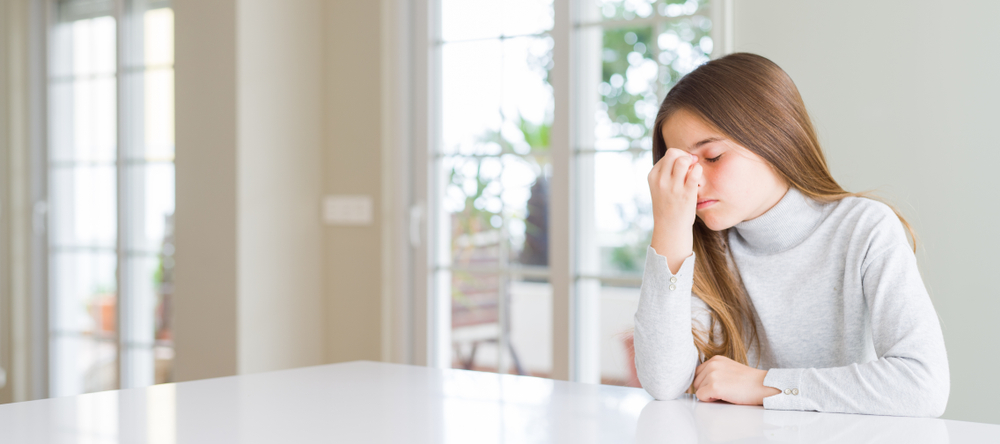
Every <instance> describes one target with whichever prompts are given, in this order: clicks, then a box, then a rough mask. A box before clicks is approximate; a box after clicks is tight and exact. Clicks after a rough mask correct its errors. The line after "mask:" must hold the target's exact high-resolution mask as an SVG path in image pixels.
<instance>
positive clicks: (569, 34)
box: [383, 0, 735, 382]
mask: <svg viewBox="0 0 1000 444" xmlns="http://www.w3.org/2000/svg"><path fill="white" fill-rule="evenodd" d="M383 5H386V6H389V8H385V7H384V8H383V10H386V9H390V10H392V11H395V12H394V13H392V15H387V16H386V17H384V18H383V23H384V24H390V25H395V26H393V27H392V28H393V29H395V31H390V32H389V33H388V34H384V35H388V36H396V37H397V38H396V39H391V38H390V39H387V40H386V41H387V43H386V44H387V45H388V48H389V50H388V51H386V47H384V48H383V51H384V53H386V54H389V57H390V58H389V59H388V60H387V59H383V60H387V63H388V65H387V66H396V67H407V68H408V69H404V70H398V69H397V70H395V71H394V72H395V73H402V74H395V75H393V71H383V75H384V79H383V80H384V81H383V83H387V82H389V83H391V85H390V86H389V87H388V89H387V88H386V87H385V86H384V87H383V91H394V92H396V93H402V94H396V95H395V97H397V99H396V101H395V102H392V103H391V102H389V101H385V102H383V105H385V106H390V108H392V109H394V110H404V111H403V112H397V111H392V112H391V113H389V114H387V117H386V119H387V120H386V121H385V122H387V124H384V125H383V154H384V155H386V156H391V157H392V158H393V159H395V160H391V161H387V162H386V163H385V164H384V165H383V174H384V175H386V174H394V175H395V176H393V177H395V178H396V181H397V182H396V186H395V187H386V191H385V192H386V193H392V194H393V195H392V196H389V195H388V194H387V197H389V198H390V199H391V200H392V201H393V202H394V204H393V205H394V206H393V208H392V212H391V213H390V214H396V215H397V218H396V219H397V221H398V222H396V225H392V224H388V226H389V228H387V230H389V231H390V232H391V233H389V234H388V235H387V236H384V237H383V239H396V240H399V239H406V240H408V241H409V242H405V243H400V242H394V243H392V244H391V245H390V246H388V247H386V248H385V250H384V253H388V254H390V255H391V256H392V257H394V258H396V261H395V262H394V264H393V269H396V270H405V275H404V277H400V278H397V281H396V283H395V284H394V285H393V286H389V287H385V288H383V301H385V302H390V303H391V305H392V307H393V308H391V309H387V310H388V311H387V312H386V313H384V316H383V320H389V319H406V320H407V321H406V322H405V325H400V324H392V325H395V327H393V326H391V325H389V324H385V325H384V326H383V333H384V337H391V339H390V340H388V341H387V342H384V344H385V345H386V346H387V347H391V349H392V350H393V352H391V353H389V354H388V355H384V356H386V357H387V358H391V360H395V361H397V362H409V363H414V364H418V365H428V366H432V367H448V366H450V357H449V356H440V355H438V354H437V353H436V351H437V350H448V346H449V344H438V343H437V342H439V341H440V339H441V338H442V337H448V336H447V335H445V334H444V333H445V332H444V331H443V330H442V329H448V328H449V327H450V324H449V323H446V322H441V320H442V319H447V318H446V316H447V312H446V310H449V309H450V307H445V306H443V305H444V304H436V303H435V298H434V297H433V295H434V288H435V285H434V276H435V273H436V271H435V270H434V269H433V264H434V263H435V261H434V260H433V256H432V255H434V254H435V251H434V248H433V245H431V243H432V242H429V241H428V240H431V241H433V240H434V239H436V237H437V236H439V233H437V232H436V231H439V227H441V223H440V221H437V220H435V215H436V214H438V212H437V206H438V205H439V202H438V201H437V196H436V190H437V184H436V183H434V181H435V180H437V178H438V176H439V175H438V172H437V171H435V170H434V168H435V165H436V162H435V161H434V154H433V153H432V150H433V149H434V147H437V146H438V145H439V144H438V140H439V134H438V128H439V127H440V121H441V112H440V104H439V103H437V98H438V97H440V92H441V84H440V78H441V73H440V71H439V67H440V65H441V61H440V58H439V51H437V48H438V47H439V46H438V45H437V42H438V41H439V40H440V36H439V34H438V32H439V30H440V24H439V23H438V18H439V16H440V14H439V13H438V12H439V1H438V0H416V1H414V2H412V3H408V4H407V2H403V1H402V0H383ZM576 6H577V1H575V0H554V10H555V21H554V26H553V29H552V31H551V32H550V35H551V36H552V38H553V40H554V43H555V46H554V48H553V62H554V66H553V69H552V71H551V72H550V73H549V82H550V84H551V85H552V87H553V98H554V102H555V107H554V120H553V123H552V132H551V139H550V140H551V147H550V150H551V155H552V182H551V183H550V189H549V192H550V198H549V202H550V207H549V226H550V230H549V267H548V269H549V271H548V279H549V282H550V284H551V286H552V297H553V301H552V310H553V312H552V316H553V319H552V326H553V332H552V377H553V378H554V379H562V380H573V381H588V382H595V381H593V380H594V379H595V373H594V367H593V364H592V363H593V362H594V361H593V359H592V358H588V357H587V356H586V355H587V352H586V349H587V347H591V348H593V347H592V345H593V344H592V343H591V342H590V341H593V338H590V339H588V336H589V335H588V332H591V333H592V332H594V331H596V327H595V326H594V325H593V322H594V320H593V319H592V317H591V316H587V315H586V313H587V312H588V311H592V308H591V310H587V307H581V306H580V304H579V303H577V302H576V301H575V300H574V299H575V296H574V294H575V292H576V288H575V287H576V284H577V281H578V280H580V279H592V280H596V281H598V282H605V283H609V284H615V283H619V284H620V283H635V281H636V278H634V277H633V278H628V277H625V278H623V277H622V276H610V275H609V276H604V275H590V274H588V275H582V274H580V273H578V272H577V267H576V263H575V260H576V254H577V252H576V251H575V245H574V244H575V239H576V230H578V227H577V226H575V225H574V223H573V221H574V220H577V219H579V218H580V217H581V216H574V214H576V212H577V211H579V209H578V208H576V201H577V198H578V196H576V195H575V194H574V193H573V190H574V189H575V187H574V186H573V185H574V184H575V183H576V179H577V177H576V176H577V175H578V174H579V171H577V169H576V168H577V167H576V165H575V164H576V157H577V155H578V153H577V152H575V151H574V148H576V147H577V145H575V144H574V139H575V131H574V122H575V121H576V120H575V118H576V117H575V115H574V114H573V112H574V111H576V112H579V111H578V106H577V104H575V103H574V97H575V94H573V93H572V92H573V91H576V90H577V89H575V87H576V84H577V83H578V82H579V79H577V77H578V76H577V75H576V73H574V67H575V66H576V62H577V59H578V58H579V57H580V54H578V53H577V51H579V48H578V46H577V44H576V42H575V40H574V39H575V38H576V36H575V30H576V29H577V28H578V27H580V26H589V24H587V23H583V24H580V23H578V20H576V19H575V17H578V16H579V15H578V14H577V11H576V10H575V8H576ZM734 7H735V5H734V1H733V0H713V3H712V10H711V18H712V21H713V24H714V26H713V30H712V37H713V41H714V42H716V45H715V50H714V51H713V54H712V57H713V58H717V57H720V56H722V55H725V54H729V53H731V52H733V50H734V46H735V45H734V42H735V37H734V29H733V11H734ZM406 17H409V19H407V18H406ZM632 23H633V24H637V23H636V22H632ZM614 25H618V26H621V25H628V24H627V23H616V22H609V23H606V24H603V26H614ZM400 35H403V36H407V35H408V36H410V39H409V41H408V42H406V39H399V38H398V37H399V36H400ZM393 64H395V65H393ZM400 75H405V76H406V79H405V80H399V79H398V76H400ZM393 131H405V132H404V134H409V135H410V138H409V141H408V142H407V143H402V144H395V145H394V146H392V147H390V146H388V145H387V142H388V141H392V140H396V141H398V139H399V138H398V136H393ZM405 164H409V165H410V167H409V168H406V167H405V166H403V165H405ZM404 233H405V234H404ZM446 234H447V233H445V235H446ZM387 245H388V244H387ZM386 306H388V305H386V304H384V307H386ZM401 311H403V312H405V314H403V315H399V313H400V312H401ZM407 338H409V339H407ZM598 377H599V375H598Z"/></svg>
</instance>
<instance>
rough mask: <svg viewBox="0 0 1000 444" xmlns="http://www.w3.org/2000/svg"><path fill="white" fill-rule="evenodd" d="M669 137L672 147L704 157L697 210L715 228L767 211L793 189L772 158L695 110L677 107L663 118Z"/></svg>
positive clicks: (728, 225) (706, 223) (706, 222)
mask: <svg viewBox="0 0 1000 444" xmlns="http://www.w3.org/2000/svg"><path fill="white" fill-rule="evenodd" d="M663 140H664V142H666V146H667V148H668V149H669V148H679V149H681V150H684V151H687V152H688V153H691V154H694V155H695V156H697V157H698V161H697V163H698V164H701V167H702V170H703V172H704V174H703V176H702V177H703V178H702V183H701V184H699V185H700V187H699V188H698V209H697V210H696V214H697V215H698V217H700V218H701V220H702V222H704V223H705V225H707V226H708V228H710V229H712V230H715V231H719V230H724V229H726V228H730V227H732V226H733V225H736V224H738V223H740V222H742V221H745V220H750V219H754V218H756V217H757V216H760V215H762V214H764V213H765V212H767V210H769V209H771V207H773V206H774V204H776V203H778V201H779V200H781V198H782V196H784V195H785V192H786V191H788V185H787V183H786V182H785V180H784V179H782V178H781V177H780V176H778V175H777V174H776V173H775V172H774V170H773V169H772V168H771V166H770V165H769V164H768V163H767V161H765V160H764V159H763V158H761V157H760V156H758V155H757V154H755V153H753V152H752V151H750V150H748V149H746V148H745V147H743V146H741V145H739V144H737V143H736V142H734V141H733V140H731V139H729V138H727V137H725V136H724V135H722V134H721V133H719V132H718V131H716V130H713V129H712V128H711V127H710V126H708V125H707V124H706V123H705V122H704V121H702V120H701V119H700V118H698V117H697V116H696V115H694V114H693V113H691V112H688V111H686V110H683V109H682V110H679V111H676V112H674V114H673V115H671V116H670V118H668V119H667V121H666V122H664V124H663ZM706 141H707V142H706ZM712 160H714V161H712ZM693 165H694V164H692V166H693ZM712 201H715V202H712Z"/></svg>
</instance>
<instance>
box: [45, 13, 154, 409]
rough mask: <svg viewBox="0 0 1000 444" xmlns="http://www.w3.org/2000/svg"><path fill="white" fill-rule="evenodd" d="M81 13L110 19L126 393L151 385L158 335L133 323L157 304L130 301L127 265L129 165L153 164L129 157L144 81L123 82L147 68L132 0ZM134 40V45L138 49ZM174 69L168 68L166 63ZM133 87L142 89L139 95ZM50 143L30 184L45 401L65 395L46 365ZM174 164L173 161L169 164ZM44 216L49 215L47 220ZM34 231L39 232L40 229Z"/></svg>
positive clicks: (121, 367) (121, 362)
mask: <svg viewBox="0 0 1000 444" xmlns="http://www.w3.org/2000/svg"><path fill="white" fill-rule="evenodd" d="M59 3H60V2H59V0H44V4H43V8H44V9H45V13H44V15H45V17H46V27H45V28H46V31H45V42H44V44H43V45H42V47H44V48H45V50H44V53H45V54H46V56H45V58H44V59H45V60H46V61H47V65H51V64H52V63H53V62H52V60H53V59H52V57H54V56H56V55H57V54H56V53H57V51H56V50H55V49H54V47H53V46H52V45H54V44H56V42H55V38H54V36H53V29H54V27H55V26H56V25H57V24H58V20H59V17H58V14H59V13H60V9H59V8H60V5H59ZM80 3H81V4H82V5H83V6H85V7H84V8H80V16H79V17H76V16H73V18H72V19H71V20H76V19H85V18H92V17H98V16H107V15H110V16H112V17H114V19H115V23H116V25H115V33H116V36H115V41H116V66H115V85H116V101H117V104H116V110H117V111H116V126H117V134H116V142H117V148H116V150H117V151H116V154H115V177H116V198H115V200H116V203H115V206H116V217H117V228H118V230H117V239H116V243H115V257H116V269H117V272H116V283H115V285H116V310H115V315H116V323H115V324H116V326H117V327H116V329H117V331H116V339H115V342H116V343H115V348H116V353H117V358H116V362H117V364H118V369H117V388H120V389H126V388H133V387H143V386H147V385H151V384H153V383H154V382H155V368H154V359H155V358H154V347H155V338H153V328H154V327H153V325H152V320H151V319H138V318H136V316H132V315H130V314H132V313H139V312H144V311H149V312H152V310H153V309H155V301H153V302H152V303H153V304H154V305H153V306H152V307H151V306H148V305H144V303H145V304H148V303H150V301H148V300H147V301H140V300H139V299H138V298H135V297H134V294H133V293H135V285H136V284H135V282H133V279H132V278H133V277H134V276H135V273H133V272H132V270H130V267H131V265H132V261H130V260H129V259H130V257H131V256H132V255H135V254H137V252H136V251H134V250H135V248H134V246H133V245H132V237H131V230H134V229H136V227H135V225H136V224H137V223H138V222H137V221H138V220H139V219H138V218H137V217H136V213H139V212H141V211H143V209H142V206H141V205H138V206H137V205H135V204H136V203H137V202H142V197H141V196H139V195H138V194H136V192H135V189H134V188H135V182H136V180H138V179H137V177H135V176H136V175H135V174H132V175H131V176H130V171H129V167H130V166H133V165H140V164H141V165H149V164H150V162H147V161H142V162H138V161H136V160H134V159H128V156H129V153H133V152H134V143H133V142H134V141H135V140H136V134H139V135H141V134H142V128H143V124H144V121H143V114H142V111H143V108H142V106H141V103H142V102H141V101H142V100H143V97H142V91H141V87H142V84H141V83H138V84H136V83H135V82H129V81H127V79H126V77H127V76H126V74H128V73H129V72H130V71H134V70H136V69H146V68H147V66H146V65H144V64H143V63H142V62H141V60H142V43H141V42H142V38H143V29H142V23H141V21H142V20H141V18H138V19H137V17H136V14H137V13H136V12H135V11H132V9H131V7H132V5H133V2H132V0H88V1H83V2H80ZM145 3H146V4H147V5H148V7H147V8H146V10H151V9H157V8H163V7H171V6H172V5H171V2H170V0H146V1H145ZM137 42H139V44H136V43H137ZM170 68H171V69H173V65H171V66H170ZM42 71H43V72H44V73H45V77H44V78H45V79H50V77H51V76H52V73H51V72H50V70H49V69H48V66H46V68H45V69H43V70H42ZM49 85H50V80H46V81H45V82H44V86H43V89H44V90H45V92H44V93H43V94H44V96H45V98H44V99H43V100H44V102H45V103H46V104H48V103H49V102H48V101H49V97H48V89H49V87H50V86H49ZM136 89H138V90H139V92H136ZM50 109H51V105H47V108H46V112H45V113H44V114H45V117H44V119H42V121H44V122H45V126H46V127H47V128H49V127H50V126H51V125H52V124H53V123H52V121H51V120H50V115H49V113H48V111H49V110H50ZM50 143H51V138H49V137H47V136H46V140H45V142H44V143H43V144H41V147H40V148H36V149H35V150H34V151H37V152H36V153H35V154H34V155H36V156H38V157H39V162H38V164H39V167H38V168H37V169H36V170H35V171H34V175H35V180H36V181H38V182H40V183H41V185H40V187H41V189H42V191H41V193H40V194H41V198H40V199H38V200H37V201H36V203H35V215H36V218H40V219H41V220H46V223H40V224H39V223H36V225H41V229H40V230H38V229H37V228H36V241H35V244H34V247H33V248H34V250H35V255H36V257H38V258H39V267H38V271H37V273H39V274H40V275H41V276H40V277H39V278H38V279H37V282H38V284H37V285H38V287H36V288H38V290H37V291H38V292H37V293H36V294H37V295H38V296H36V301H37V302H38V303H39V304H40V306H42V307H44V308H43V309H44V311H45V312H47V316H45V317H46V319H45V321H44V322H39V325H40V328H37V329H36V330H35V331H36V332H39V333H41V332H44V334H38V337H35V338H33V339H35V341H34V342H35V345H34V346H33V348H35V355H36V356H38V357H39V358H38V360H39V362H37V363H36V364H35V365H34V367H35V368H36V369H37V370H43V371H44V373H46V374H48V378H46V379H45V380H44V381H41V380H39V381H38V382H40V383H43V384H45V387H44V388H38V389H36V392H37V393H39V394H40V395H41V396H39V397H47V396H53V395H60V394H62V392H63V391H64V390H63V389H62V388H61V387H60V386H59V384H60V382H59V379H60V374H58V373H57V372H59V371H61V369H59V368H57V366H56V365H53V363H52V362H51V361H53V360H55V359H56V358H55V356H54V355H53V353H55V350H53V349H52V347H51V345H50V344H51V342H52V340H53V338H54V337H55V335H56V334H59V332H56V331H55V330H54V326H53V325H52V322H51V318H52V316H53V315H54V311H53V310H54V305H55V304H54V303H53V301H52V297H54V295H53V294H52V289H53V285H51V284H50V280H51V279H53V278H58V276H54V275H53V273H52V271H51V270H52V265H51V264H50V261H49V258H50V249H51V248H52V245H51V242H50V241H51V239H50V237H49V230H48V227H49V226H51V225H52V223H53V221H52V219H51V218H52V217H53V212H52V211H49V208H48V204H47V202H48V201H49V198H50V195H49V193H50V191H51V190H50V187H49V186H48V184H49V171H50V169H51V168H52V166H50V161H49V158H48V153H49V150H50V149H51V147H50ZM171 162H172V161H171ZM46 216H47V217H46ZM37 231H40V233H39V232H37Z"/></svg>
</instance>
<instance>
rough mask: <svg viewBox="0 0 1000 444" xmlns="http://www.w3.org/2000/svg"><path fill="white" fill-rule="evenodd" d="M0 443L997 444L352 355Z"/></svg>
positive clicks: (157, 395)
mask: <svg viewBox="0 0 1000 444" xmlns="http://www.w3.org/2000/svg"><path fill="white" fill-rule="evenodd" d="M0 442H4V443H6V442H18V443H20V442H28V443H32V442H52V443H63V442H66V443H71V442H72V443H83V442H87V443H144V442H148V443H198V444H200V443H213V444H214V443H235V442H239V443H312V442H323V443H330V442H337V443H473V442H475V443H496V442H505V443H506V442H509V443H547V442H566V443H598V442H601V443H603V442H613V443H628V442H639V443H647V442H672V443H699V442H701V443H705V442H708V443H716V442H740V443H757V442H785V443H797V442H802V443H823V442H830V443H866V442H871V443H876V442H877V443H882V442H905V443H948V442H951V443H965V442H994V443H1000V425H992V424H981V423H973V422H964V421H951V420H942V419H935V418H899V417H888V416H871V415H848V414H836V413H816V412H788V411H775V410H764V409H763V408H762V407H748V406H736V405H730V404H724V403H704V402H699V401H697V400H696V399H693V398H692V397H690V396H687V395H686V397H684V398H679V399H677V400H673V401H653V400H652V399H651V398H650V397H649V395H647V394H646V392H645V391H643V390H641V389H636V388H627V387H614V386H606V385H595V384H582V383H572V382H564V381H553V380H550V379H541V378H533V377H525V376H513V375H498V374H495V373H482V372H471V371H465V370H450V369H448V370H441V369H431V368H426V367H417V366H408V365H398V364H384V363H375V362H363V361H359V362H348V363H343V364H331V365H323V366H316V367H306V368H299V369H292V370H282V371H276V372H268V373H258V374H251V375H241V376H233V377H227V378H216V379H206V380H201V381H190V382H181V383H176V384H161V385H156V386H151V387H146V388H140V389H129V390H113V391H107V392H99V393H90V394H86V395H80V396H71V397H65V398H53V399H44V400H39V401H29V402H21V403H14V404H5V405H0Z"/></svg>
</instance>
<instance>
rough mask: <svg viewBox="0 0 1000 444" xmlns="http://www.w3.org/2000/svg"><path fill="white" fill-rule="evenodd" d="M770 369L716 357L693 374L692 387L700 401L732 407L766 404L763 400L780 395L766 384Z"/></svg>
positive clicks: (700, 366) (779, 391)
mask: <svg viewBox="0 0 1000 444" xmlns="http://www.w3.org/2000/svg"><path fill="white" fill-rule="evenodd" d="M765 376H767V370H760V369H756V368H753V367H750V366H747V365H743V364H740V363H738V362H736V361H734V360H732V359H729V358H727V357H725V356H713V357H712V358H711V359H709V360H708V361H705V362H703V363H702V364H701V365H699V366H698V368H697V369H695V371H694V383H693V384H692V387H693V388H694V390H695V395H696V396H697V397H698V399H699V400H701V401H705V402H712V401H726V402H729V403H733V404H743V405H764V398H766V397H768V396H772V395H777V394H778V393H781V390H778V389H776V388H774V387H767V386H765V385H764V377H765Z"/></svg>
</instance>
